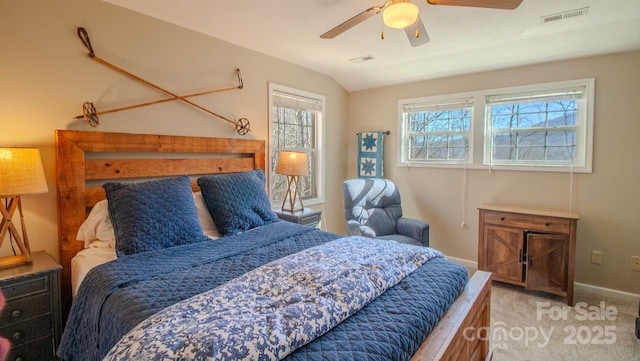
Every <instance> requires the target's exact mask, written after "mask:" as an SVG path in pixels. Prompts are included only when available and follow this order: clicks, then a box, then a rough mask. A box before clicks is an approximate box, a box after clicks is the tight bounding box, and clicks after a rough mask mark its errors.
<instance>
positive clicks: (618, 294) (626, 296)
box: [573, 282, 640, 302]
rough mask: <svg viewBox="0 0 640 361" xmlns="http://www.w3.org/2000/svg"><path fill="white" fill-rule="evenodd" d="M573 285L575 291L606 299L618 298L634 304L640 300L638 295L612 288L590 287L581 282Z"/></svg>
mask: <svg viewBox="0 0 640 361" xmlns="http://www.w3.org/2000/svg"><path fill="white" fill-rule="evenodd" d="M573 285H574V290H579V291H583V292H589V293H595V294H597V295H601V296H605V297H611V298H617V299H620V300H625V301H634V302H638V299H640V294H638V293H631V292H625V291H620V290H614V289H611V288H606V287H600V286H594V285H589V284H586V283H580V282H575V283H574V284H573Z"/></svg>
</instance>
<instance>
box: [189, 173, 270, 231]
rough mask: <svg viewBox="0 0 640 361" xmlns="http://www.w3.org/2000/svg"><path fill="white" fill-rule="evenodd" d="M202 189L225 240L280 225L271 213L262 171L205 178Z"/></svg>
mask: <svg viewBox="0 0 640 361" xmlns="http://www.w3.org/2000/svg"><path fill="white" fill-rule="evenodd" d="M198 185H199V186H200V190H201V191H202V196H203V197H204V202H205V204H206V205H207V208H208V209H209V213H211V218H213V223H215V224H216V227H217V228H218V231H219V232H220V235H221V236H226V235H231V234H237V233H240V232H244V231H247V230H249V229H251V228H255V227H258V226H263V225H265V224H269V223H273V222H276V221H278V216H277V215H276V214H275V213H274V212H273V211H272V210H271V203H270V202H269V198H268V197H267V192H266V191H265V188H264V185H265V178H264V173H263V172H262V170H261V169H255V170H252V171H248V172H242V173H227V174H214V175H207V176H202V177H200V178H198Z"/></svg>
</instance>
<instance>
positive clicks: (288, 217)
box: [273, 208, 322, 228]
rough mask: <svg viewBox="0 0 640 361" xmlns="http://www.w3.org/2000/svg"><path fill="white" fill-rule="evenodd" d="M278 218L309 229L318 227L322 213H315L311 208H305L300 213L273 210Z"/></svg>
mask: <svg viewBox="0 0 640 361" xmlns="http://www.w3.org/2000/svg"><path fill="white" fill-rule="evenodd" d="M273 211H274V212H276V214H277V215H278V218H280V219H283V220H285V221H288V222H292V223H298V224H303V225H305V226H309V227H316V228H319V227H320V218H321V216H322V211H316V210H313V209H311V208H305V209H303V210H301V211H295V212H289V211H283V210H282V209H274V210H273Z"/></svg>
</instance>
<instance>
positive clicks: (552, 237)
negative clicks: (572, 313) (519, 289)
mask: <svg viewBox="0 0 640 361" xmlns="http://www.w3.org/2000/svg"><path fill="white" fill-rule="evenodd" d="M526 242H527V262H526V263H527V276H526V279H527V284H526V288H527V289H531V290H538V291H545V292H550V293H555V294H558V295H564V294H566V291H567V252H568V249H567V245H568V244H569V237H568V236H567V235H562V234H542V233H528V234H527V239H526Z"/></svg>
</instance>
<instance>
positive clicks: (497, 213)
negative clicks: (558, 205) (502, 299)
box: [478, 205, 580, 306]
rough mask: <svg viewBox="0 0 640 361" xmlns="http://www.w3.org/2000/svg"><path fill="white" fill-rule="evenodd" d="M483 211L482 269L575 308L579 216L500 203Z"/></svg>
mask: <svg viewBox="0 0 640 361" xmlns="http://www.w3.org/2000/svg"><path fill="white" fill-rule="evenodd" d="M478 210H479V212H480V223H479V235H478V238H479V244H478V269H480V270H483V271H490V272H492V273H493V279H494V280H497V281H501V282H507V283H511V284H516V285H520V286H523V287H525V288H526V289H528V290H537V291H544V292H548V293H552V294H556V295H560V296H564V297H566V298H567V304H569V305H571V306H572V305H573V280H574V274H575V268H574V264H575V248H576V247H575V245H576V228H577V222H578V219H579V218H580V217H579V216H578V215H577V214H576V213H568V212H555V211H545V210H536V209H527V208H516V207H507V206H498V205H483V206H482V207H480V208H478Z"/></svg>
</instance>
